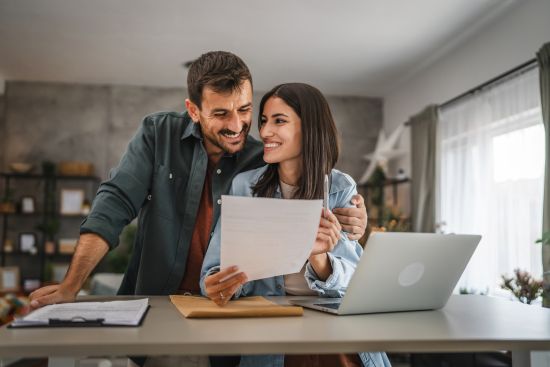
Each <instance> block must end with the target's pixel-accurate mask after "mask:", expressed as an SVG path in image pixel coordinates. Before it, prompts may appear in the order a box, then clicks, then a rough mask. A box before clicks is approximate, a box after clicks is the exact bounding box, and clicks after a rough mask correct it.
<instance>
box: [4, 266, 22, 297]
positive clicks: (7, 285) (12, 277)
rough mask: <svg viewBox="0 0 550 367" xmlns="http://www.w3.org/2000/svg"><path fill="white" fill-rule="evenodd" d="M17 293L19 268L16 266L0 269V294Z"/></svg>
mask: <svg viewBox="0 0 550 367" xmlns="http://www.w3.org/2000/svg"><path fill="white" fill-rule="evenodd" d="M17 291H19V268H18V267H16V266H8V267H0V292H4V293H5V292H17Z"/></svg>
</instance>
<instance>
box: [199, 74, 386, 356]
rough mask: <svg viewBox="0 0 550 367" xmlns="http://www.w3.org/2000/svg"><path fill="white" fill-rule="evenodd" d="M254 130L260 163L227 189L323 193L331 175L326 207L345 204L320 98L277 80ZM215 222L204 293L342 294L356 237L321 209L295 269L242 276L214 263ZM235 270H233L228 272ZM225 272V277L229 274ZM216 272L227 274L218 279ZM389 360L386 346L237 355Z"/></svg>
mask: <svg viewBox="0 0 550 367" xmlns="http://www.w3.org/2000/svg"><path fill="white" fill-rule="evenodd" d="M259 130H260V136H261V138H262V140H263V142H264V161H265V162H266V163H268V164H267V165H266V166H264V167H261V168H259V169H256V170H252V171H248V172H243V173H241V174H239V175H238V176H236V177H235V179H234V180H233V183H232V186H231V190H230V194H231V195H237V196H256V197H274V198H283V199H322V198H323V184H324V177H325V175H326V174H328V175H330V191H329V209H332V208H336V207H346V206H350V203H349V202H350V199H351V197H352V196H353V195H354V194H356V192H357V190H356V187H355V182H354V181H353V179H352V178H351V177H349V176H348V175H346V174H344V173H342V172H340V171H338V170H335V169H333V167H334V165H335V164H336V161H337V159H338V153H339V148H338V137H337V131H336V127H335V124H334V121H333V119H332V115H331V112H330V108H329V106H328V103H327V101H326V99H325V98H324V97H323V95H322V94H321V92H319V91H318V90H317V89H316V88H314V87H312V86H310V85H307V84H302V83H290V84H282V85H279V86H276V87H275V88H273V89H272V90H271V91H270V92H268V93H267V94H266V95H265V96H264V97H263V98H262V101H261V103H260V118H259ZM220 232H221V228H220V222H218V223H217V226H216V229H215V233H214V235H213V237H212V240H211V241H210V245H209V247H208V251H207V253H206V256H205V259H204V262H203V266H202V271H201V290H202V293H203V294H204V295H205V296H207V297H209V298H211V299H212V300H213V301H214V302H216V303H217V304H218V305H220V306H223V305H225V304H226V303H227V302H228V301H229V300H230V299H231V298H237V297H241V296H252V295H256V296H258V295H261V296H282V295H285V294H288V295H320V296H326V297H341V296H343V294H344V293H345V289H346V287H347V285H348V283H349V280H350V278H351V276H352V274H353V272H354V270H355V266H356V264H357V262H358V261H359V258H360V256H361V253H362V249H361V246H359V244H358V243H357V241H351V240H349V239H348V238H347V236H346V235H345V234H344V235H342V232H341V227H340V224H339V223H338V220H337V219H336V217H335V216H334V215H333V214H332V213H331V212H330V211H324V212H323V214H322V216H321V219H320V224H319V229H318V232H317V238H316V241H315V244H314V246H313V250H312V252H311V254H310V256H309V258H308V261H307V263H306V264H305V265H304V267H303V268H302V270H301V272H300V273H297V274H290V275H285V276H278V277H272V278H267V279H260V280H256V281H253V282H248V283H246V274H243V273H236V271H237V269H235V268H233V267H231V268H228V269H221V270H220ZM234 273H236V274H234ZM228 276H230V277H229V279H227V278H228ZM222 279H226V280H224V281H221V282H220V280H222ZM263 365H269V366H281V367H282V366H285V367H290V366H312V365H313V366H362V365H364V366H377V367H381V366H389V365H390V363H389V361H388V359H387V357H386V355H385V354H384V353H360V354H359V355H356V354H355V355H354V354H352V355H322V356H316V355H315V356H286V357H285V356H284V355H269V356H243V357H242V358H241V364H240V366H263Z"/></svg>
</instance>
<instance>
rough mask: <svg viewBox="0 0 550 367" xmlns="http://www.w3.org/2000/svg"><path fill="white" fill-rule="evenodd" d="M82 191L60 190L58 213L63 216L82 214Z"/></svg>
mask: <svg viewBox="0 0 550 367" xmlns="http://www.w3.org/2000/svg"><path fill="white" fill-rule="evenodd" d="M83 202H84V190H78V189H61V205H60V212H61V214H63V215H79V214H81V213H82V203H83Z"/></svg>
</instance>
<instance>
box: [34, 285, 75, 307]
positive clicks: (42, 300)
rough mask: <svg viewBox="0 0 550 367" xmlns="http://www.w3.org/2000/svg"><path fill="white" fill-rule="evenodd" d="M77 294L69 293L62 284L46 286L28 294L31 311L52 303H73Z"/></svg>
mask: <svg viewBox="0 0 550 367" xmlns="http://www.w3.org/2000/svg"><path fill="white" fill-rule="evenodd" d="M77 293H78V291H77V292H74V291H70V290H69V289H67V288H66V287H64V286H63V284H55V285H48V286H46V287H42V288H40V289H37V290H35V291H34V292H32V293H31V294H30V299H31V310H35V309H37V308H40V307H42V306H46V305H51V304H54V303H66V302H74V300H75V298H76V294H77Z"/></svg>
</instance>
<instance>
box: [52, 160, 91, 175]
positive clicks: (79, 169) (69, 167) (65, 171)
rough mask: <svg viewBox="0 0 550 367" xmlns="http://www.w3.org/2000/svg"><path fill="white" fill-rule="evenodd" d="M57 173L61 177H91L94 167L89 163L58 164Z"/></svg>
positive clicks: (67, 162)
mask: <svg viewBox="0 0 550 367" xmlns="http://www.w3.org/2000/svg"><path fill="white" fill-rule="evenodd" d="M57 171H58V173H59V174H60V175H61V176H93V174H94V165H93V163H90V162H80V161H65V162H59V165H58V166H57Z"/></svg>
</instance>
